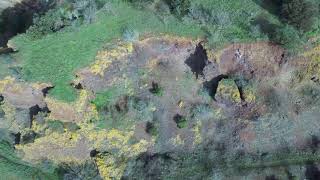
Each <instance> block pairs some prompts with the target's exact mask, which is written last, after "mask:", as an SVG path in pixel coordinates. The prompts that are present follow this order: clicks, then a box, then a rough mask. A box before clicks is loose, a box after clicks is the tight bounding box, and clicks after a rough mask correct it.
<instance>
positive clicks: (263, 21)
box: [251, 15, 281, 41]
mask: <svg viewBox="0 0 320 180" xmlns="http://www.w3.org/2000/svg"><path fill="white" fill-rule="evenodd" d="M251 24H252V25H254V26H258V27H260V30H261V32H262V33H263V34H265V35H267V36H268V38H269V39H270V40H271V41H272V40H274V39H275V37H276V33H277V30H279V29H280V28H281V26H280V25H277V24H273V23H271V22H270V21H269V20H268V19H267V18H266V17H264V16H262V15H260V16H258V17H257V18H256V19H255V20H254V21H252V22H251Z"/></svg>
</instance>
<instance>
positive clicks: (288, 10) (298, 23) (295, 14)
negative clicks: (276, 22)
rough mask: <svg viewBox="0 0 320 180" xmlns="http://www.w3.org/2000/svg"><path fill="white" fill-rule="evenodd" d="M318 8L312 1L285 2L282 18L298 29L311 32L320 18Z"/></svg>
mask: <svg viewBox="0 0 320 180" xmlns="http://www.w3.org/2000/svg"><path fill="white" fill-rule="evenodd" d="M318 8H319V7H318V6H317V4H316V3H315V2H314V1H311V0H283V1H282V6H281V14H280V16H281V18H282V20H283V21H285V22H287V23H288V24H290V25H292V26H294V27H296V28H297V29H299V30H302V31H309V30H311V28H312V26H313V25H314V23H315V21H316V18H317V17H318V16H319V9H318Z"/></svg>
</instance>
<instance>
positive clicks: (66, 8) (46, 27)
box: [27, 0, 98, 39]
mask: <svg viewBox="0 0 320 180" xmlns="http://www.w3.org/2000/svg"><path fill="white" fill-rule="evenodd" d="M97 10H98V7H97V4H96V2H95V1H94V0H89V1H88V0H79V1H73V0H72V1H67V2H65V3H64V4H62V5H60V6H59V7H57V8H55V9H52V10H50V11H48V12H47V13H46V14H45V15H43V16H35V18H34V20H33V21H34V22H33V23H34V24H33V26H31V27H30V28H29V29H28V31H27V33H28V34H29V35H30V37H32V38H34V39H38V38H41V37H42V36H45V35H47V34H51V33H54V32H57V31H59V30H61V29H62V28H64V27H66V26H71V25H72V26H77V25H81V24H90V23H92V22H93V21H94V19H95V15H96V12H97Z"/></svg>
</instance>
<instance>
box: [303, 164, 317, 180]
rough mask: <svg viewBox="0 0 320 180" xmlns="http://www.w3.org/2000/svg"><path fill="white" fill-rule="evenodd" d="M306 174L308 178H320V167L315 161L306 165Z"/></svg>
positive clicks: (314, 179)
mask: <svg viewBox="0 0 320 180" xmlns="http://www.w3.org/2000/svg"><path fill="white" fill-rule="evenodd" d="M305 176H306V179H308V180H318V179H320V171H319V168H318V167H317V166H316V165H315V164H314V163H313V162H308V163H307V165H306V171H305Z"/></svg>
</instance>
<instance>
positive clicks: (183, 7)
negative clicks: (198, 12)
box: [165, 0, 190, 18]
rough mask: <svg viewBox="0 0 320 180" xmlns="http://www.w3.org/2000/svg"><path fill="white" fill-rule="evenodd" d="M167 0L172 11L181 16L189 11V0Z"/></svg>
mask: <svg viewBox="0 0 320 180" xmlns="http://www.w3.org/2000/svg"><path fill="white" fill-rule="evenodd" d="M165 2H166V3H167V4H168V6H169V8H170V11H171V13H172V14H174V15H176V16H177V17H179V18H182V17H183V16H185V15H187V14H188V13H189V8H190V1H189V0H165Z"/></svg>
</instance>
